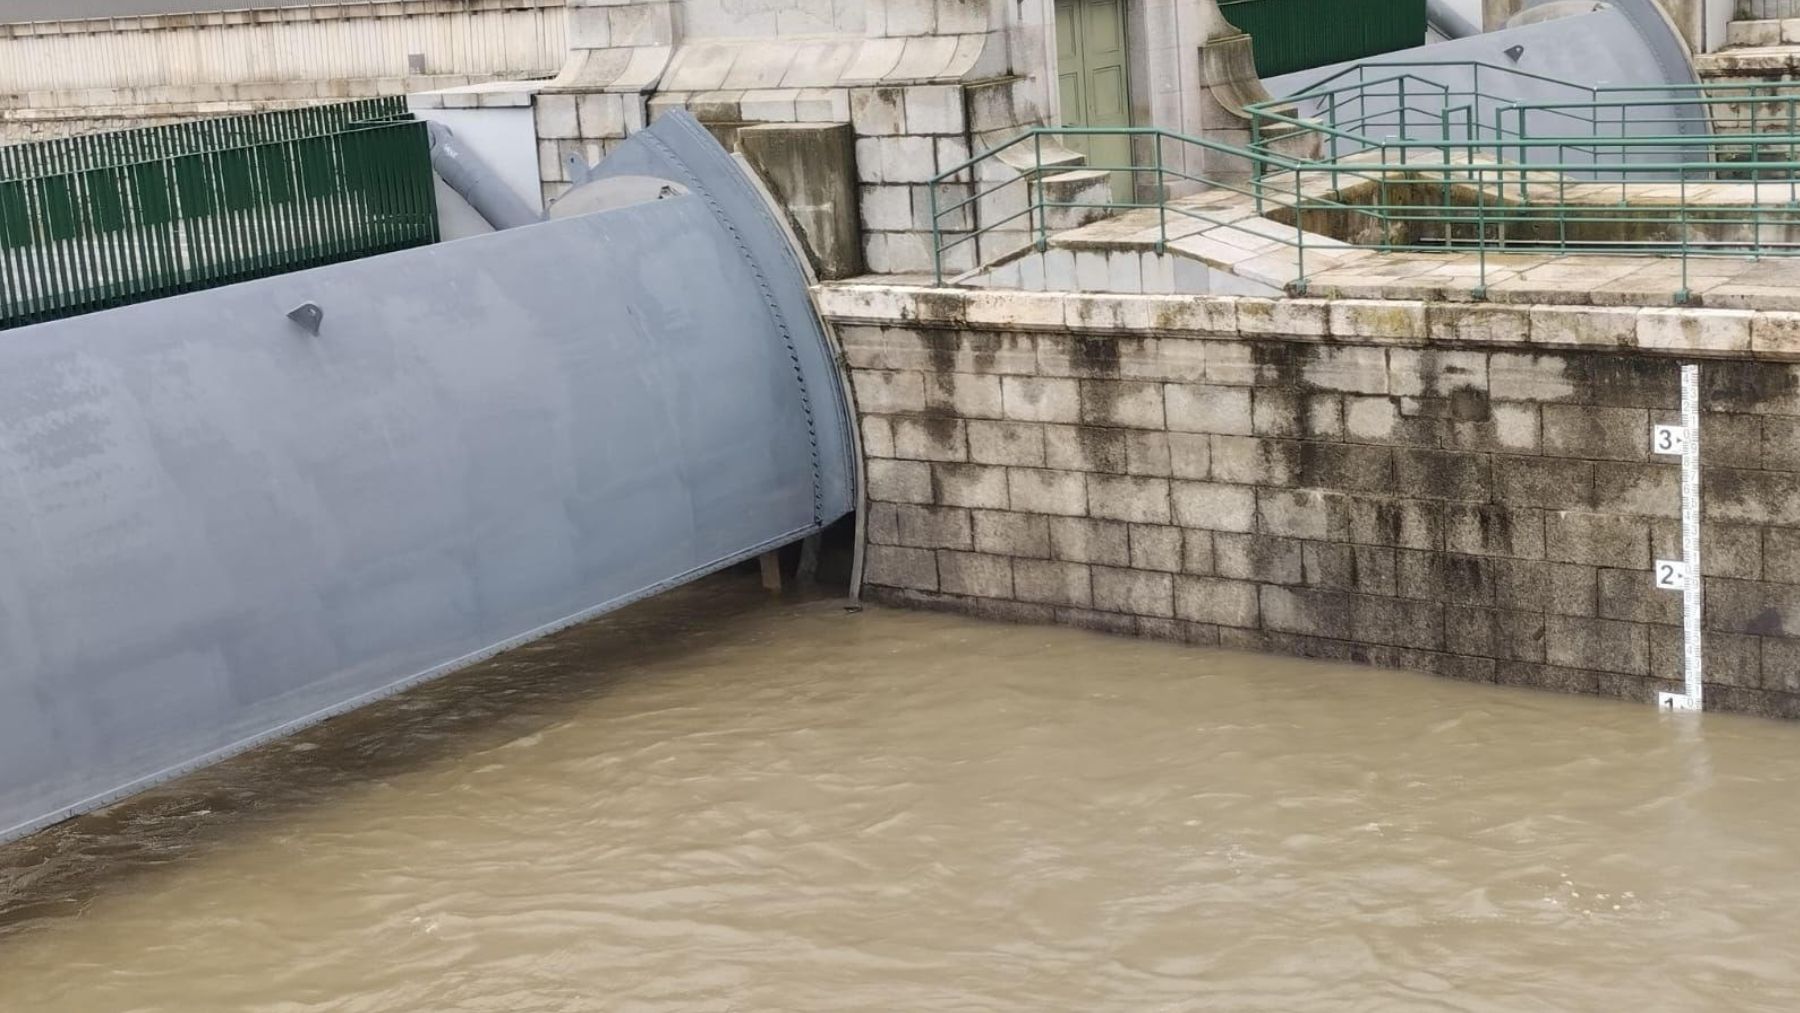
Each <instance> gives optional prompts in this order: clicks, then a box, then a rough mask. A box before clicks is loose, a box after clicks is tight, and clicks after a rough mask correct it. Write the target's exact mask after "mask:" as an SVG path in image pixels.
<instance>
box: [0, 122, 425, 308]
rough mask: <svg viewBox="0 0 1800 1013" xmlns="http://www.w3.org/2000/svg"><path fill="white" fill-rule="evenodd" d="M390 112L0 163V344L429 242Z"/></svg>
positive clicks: (169, 131)
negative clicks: (110, 311)
mask: <svg viewBox="0 0 1800 1013" xmlns="http://www.w3.org/2000/svg"><path fill="white" fill-rule="evenodd" d="M404 115H405V113H404V108H403V106H400V105H397V104H396V103H394V102H390V101H387V100H376V101H373V102H359V103H346V104H343V105H337V106H327V107H321V108H317V109H307V110H295V111H292V112H287V113H272V114H266V115H263V116H251V117H235V118H232V119H228V120H217V121H208V122H202V123H190V124H180V125H175V126H171V127H157V128H151V129H148V130H142V131H125V132H122V133H119V134H103V135H97V136H92V137H85V138H78V139H73V140H69V141H50V142H40V143H36V144H30V145H20V146H17V147H15V148H4V149H0V167H4V169H3V170H0V328H6V327H14V326H20V325H23V324H29V323H37V322H40V321H44V320H51V319H56V318H59V317H65V316H73V315H76V314H80V313H86V312H91V311H93V310H98V309H104V308H107V307H112V306H119V305H123V304H126V303H131V302H139V301H142V300H146V299H154V298H159V297H162V296H167V295H174V294H177V293H181V292H189V291H194V290H197V289H202V288H209V287H212V286H217V285H224V284H230V283H232V282H238V281H246V280H249V279H252V278H258V277H264V276H267V275H272V274H281V273H284V272H288V271H295V270H301V269H304V268H308V267H315V266H319V265H321V264H329V263H334V262H338V261H343V260H351V259H355V258H358V257H364V256H370V255H374V254H378V253H385V252H390V251H393V250H399V249H405V248H408V247H413V246H419V245H424V244H427V243H432V242H436V241H437V239H438V221H437V209H436V197H435V193H434V187H433V180H432V172H431V156H430V141H429V137H428V135H427V133H426V125H425V124H424V123H423V122H421V121H416V120H411V119H403V118H398V117H402V116H404Z"/></svg>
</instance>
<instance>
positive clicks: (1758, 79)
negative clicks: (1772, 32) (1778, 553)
mask: <svg viewBox="0 0 1800 1013" xmlns="http://www.w3.org/2000/svg"><path fill="white" fill-rule="evenodd" d="M1694 69H1695V70H1696V71H1699V73H1700V80H1702V81H1704V82H1706V83H1707V84H1728V83H1732V82H1741V83H1744V84H1767V83H1768V82H1770V81H1783V80H1787V79H1788V78H1789V77H1790V76H1792V75H1793V74H1794V72H1795V70H1796V69H1800V44H1796V45H1780V46H1743V47H1739V48H1736V49H1721V50H1719V51H1718V52H1716V53H1701V54H1699V55H1697V56H1695V57H1694Z"/></svg>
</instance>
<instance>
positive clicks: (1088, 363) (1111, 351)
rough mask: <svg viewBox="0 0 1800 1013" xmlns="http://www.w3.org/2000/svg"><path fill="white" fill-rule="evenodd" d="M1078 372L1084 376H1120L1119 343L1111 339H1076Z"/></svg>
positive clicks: (1075, 349)
mask: <svg viewBox="0 0 1800 1013" xmlns="http://www.w3.org/2000/svg"><path fill="white" fill-rule="evenodd" d="M1074 353H1075V354H1074V359H1075V368H1076V372H1077V373H1079V374H1080V375H1082V376H1118V375H1119V343H1118V342H1117V341H1114V340H1113V339H1111V338H1088V337H1080V336H1077V337H1076V338H1075V348H1074Z"/></svg>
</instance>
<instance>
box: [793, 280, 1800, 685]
mask: <svg viewBox="0 0 1800 1013" xmlns="http://www.w3.org/2000/svg"><path fill="white" fill-rule="evenodd" d="M820 294H821V304H822V306H823V308H824V310H825V312H826V314H827V316H829V317H832V318H834V319H835V321H836V323H837V326H838V328H839V331H840V334H841V337H842V340H843V345H844V350H845V355H846V357H847V360H848V363H849V366H850V369H851V378H852V383H853V386H854V388H855V393H856V397H857V400H858V402H859V412H860V414H861V419H862V427H863V432H864V437H865V443H866V446H865V449H866V452H867V456H868V458H869V462H868V463H869V489H868V492H869V499H870V505H869V509H870V517H869V525H868V531H869V543H870V544H869V546H868V569H867V578H868V591H869V593H870V594H871V595H872V596H873V597H874V598H876V599H877V600H881V601H886V602H892V603H899V604H904V605H910V606H917V607H927V608H940V609H952V610H956V611H962V612H967V613H971V614H974V615H978V616H987V617H991V618H996V619H1003V620H1009V621H1027V622H1045V623H1066V624H1072V625H1077V626H1083V627H1088V628H1092V629H1097V630H1103V631H1107V632H1114V633H1133V634H1137V635H1143V636H1154V637H1162V638H1173V639H1177V640H1182V641H1187V642H1191V643H1196V644H1205V645H1216V646H1222V647H1228V648H1238V649H1248V650H1257V651H1268V652H1276V653H1283V654H1293V655H1302V656H1308V657H1318V658H1326V659H1333V660H1341V661H1353V662H1361V663H1366V664H1373V665H1382V666H1390V667H1398V668H1407V669H1416V670H1423V671H1427V672H1433V673H1437V674H1440V675H1446V676H1451V677H1455V678H1461V679H1469V680H1475V681H1482V682H1493V683H1503V684H1509V685H1520V686H1535V687H1540V688H1547V689H1556V690H1563V691H1570V692H1580V693H1590V694H1602V695H1609V696H1617V697H1624V698H1627V699H1631V700H1635V701H1639V702H1643V703H1645V704H1648V703H1650V702H1651V701H1653V700H1654V698H1655V694H1656V692H1657V691H1658V690H1661V689H1671V690H1676V689H1679V688H1680V679H1681V676H1682V670H1681V636H1680V625H1679V624H1680V619H1681V602H1680V596H1679V594H1678V593H1676V592H1670V591H1658V590H1656V589H1654V588H1653V587H1652V585H1651V573H1650V567H1651V564H1652V561H1653V560H1655V559H1657V558H1672V557H1677V556H1678V555H1679V539H1680V531H1679V523H1678V520H1677V518H1678V516H1679V497H1678V492H1679V482H1678V462H1677V460H1676V459H1674V458H1668V457H1658V456H1654V455H1652V454H1650V453H1649V432H1650V426H1651V425H1652V424H1653V423H1657V422H1673V421H1676V420H1677V408H1678V404H1679V391H1678V383H1677V380H1678V367H1679V363H1680V362H1681V361H1683V360H1684V358H1686V359H1689V360H1691V359H1693V358H1695V357H1700V358H1704V360H1705V361H1704V362H1703V365H1702V376H1703V386H1704V402H1705V403H1704V416H1703V423H1702V426H1703V428H1702V432H1703V441H1704V442H1703V448H1704V449H1703V454H1704V457H1703V463H1704V465H1705V467H1704V475H1703V478H1704V487H1705V491H1704V498H1705V525H1704V544H1705V551H1704V556H1705V569H1706V583H1705V595H1706V607H1705V630H1706V634H1705V635H1706V658H1707V680H1708V686H1707V705H1708V707H1709V709H1720V710H1736V711H1747V712H1753V713H1758V714H1764V715H1771V716H1781V717H1800V451H1797V450H1796V448H1797V447H1800V436H1797V435H1796V434H1800V365H1797V364H1795V363H1793V362H1790V361H1782V360H1783V358H1784V357H1786V358H1793V356H1791V355H1789V353H1788V352H1787V350H1786V349H1785V348H1782V347H1775V346H1771V348H1770V349H1764V350H1761V351H1759V350H1758V349H1757V348H1756V336H1757V335H1758V334H1760V333H1764V332H1765V331H1766V332H1768V333H1771V334H1772V333H1775V332H1777V331H1779V330H1780V328H1782V327H1785V326H1787V323H1788V321H1786V320H1785V315H1782V314H1752V313H1746V314H1743V315H1742V316H1743V319H1736V318H1734V319H1733V320H1731V321H1728V322H1727V323H1728V324H1729V325H1730V326H1731V327H1732V328H1734V333H1735V331H1740V330H1741V331H1744V333H1745V334H1746V335H1747V337H1746V340H1745V341H1744V342H1742V343H1740V344H1739V345H1737V346H1732V347H1730V348H1725V347H1723V346H1726V345H1727V344H1728V343H1725V342H1720V341H1718V340H1717V335H1716V334H1713V333H1711V323H1710V321H1709V318H1707V317H1705V316H1704V315H1701V316H1698V317H1696V322H1695V324H1694V326H1692V327H1691V328H1686V331H1687V332H1688V333H1690V334H1691V343H1690V344H1688V345H1686V346H1682V345H1681V343H1680V342H1679V341H1673V342H1672V341H1671V339H1670V338H1669V336H1668V335H1669V334H1670V333H1671V328H1669V327H1668V326H1667V321H1666V319H1665V318H1666V317H1667V315H1668V313H1669V312H1670V311H1667V310H1645V311H1641V313H1642V315H1643V316H1644V317H1645V318H1646V319H1641V320H1640V319H1633V320H1627V321H1623V323H1621V320H1618V319H1610V318H1609V319H1608V320H1607V321H1604V323H1605V325H1606V327H1607V328H1608V334H1609V335H1612V338H1611V340H1609V342H1608V347H1602V346H1600V345H1597V344H1594V343H1590V342H1589V341H1588V340H1587V338H1588V330H1589V324H1591V323H1592V321H1589V320H1587V319H1586V317H1584V316H1583V314H1584V313H1588V311H1586V310H1584V309H1583V308H1580V307H1569V308H1557V307H1534V308H1530V309H1529V310H1520V311H1519V312H1509V313H1507V314H1503V315H1502V316H1503V317H1504V319H1501V318H1500V317H1496V318H1495V319H1493V320H1488V321H1485V322H1484V324H1483V326H1482V327H1480V328H1472V327H1471V328H1458V327H1446V326H1445V323H1446V321H1447V317H1444V316H1443V314H1439V319H1438V320H1436V321H1435V322H1434V321H1433V319H1432V316H1433V314H1426V313H1420V314H1407V313H1384V312H1380V310H1381V307H1379V306H1373V305H1366V304H1364V305H1347V304H1334V305H1324V304H1314V303H1311V302H1309V301H1307V300H1287V301H1286V302H1287V303H1288V305H1283V306H1277V305H1273V304H1270V303H1269V302H1267V301H1263V300H1254V299H1233V298H1230V297H1209V298H1198V299H1196V298H1194V297H1168V298H1163V297H1146V296H1121V297H1095V296H1083V295H1073V294H1069V295H1061V294H1054V293H1029V294H1019V293H992V292H976V293H962V292H954V291H947V290H932V289H921V288H910V289H909V288H903V287H900V286H887V287H882V286H866V285H865V286H840V287H829V286H828V287H825V288H823V289H821V293H820ZM1432 309H1433V310H1434V311H1436V310H1438V309H1439V308H1438V307H1435V306H1434V307H1433V308H1432ZM1457 312H1463V313H1472V312H1477V310H1469V309H1464V310H1460V311H1459V310H1457V309H1455V308H1450V309H1446V310H1444V313H1446V314H1450V313H1457ZM1626 312H1627V313H1630V312H1632V311H1626ZM1588 315H1589V316H1591V313H1588ZM1652 317H1653V318H1654V319H1648V318H1652ZM1244 320H1248V321H1250V326H1249V327H1248V328H1245V327H1242V326H1240V322H1241V321H1244ZM1274 320H1288V321H1289V322H1290V323H1292V324H1294V326H1292V327H1289V328H1287V329H1286V332H1285V333H1284V332H1283V330H1282V329H1280V328H1273V327H1272V324H1271V321H1274ZM1301 325H1304V326H1301ZM1676 330H1680V329H1679V328H1678V329H1676ZM1633 334H1636V335H1639V336H1645V335H1648V336H1649V340H1646V341H1644V342H1642V343H1641V344H1640V343H1637V342H1632V341H1630V340H1629V336H1630V335H1633ZM1620 335H1625V340H1624V341H1623V347H1619V345H1620V344H1621V342H1620ZM1536 339H1541V343H1540V341H1539V340H1536ZM1771 349H1772V350H1771Z"/></svg>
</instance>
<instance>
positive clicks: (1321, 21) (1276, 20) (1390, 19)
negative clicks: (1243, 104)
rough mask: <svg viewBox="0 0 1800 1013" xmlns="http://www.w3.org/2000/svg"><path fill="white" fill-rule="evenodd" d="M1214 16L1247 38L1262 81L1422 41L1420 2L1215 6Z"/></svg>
mask: <svg viewBox="0 0 1800 1013" xmlns="http://www.w3.org/2000/svg"><path fill="white" fill-rule="evenodd" d="M1219 12H1220V13H1222V14H1224V15H1225V20H1227V21H1229V22H1231V23H1232V25H1233V26H1234V27H1236V28H1237V29H1239V30H1240V31H1243V32H1246V33H1248V34H1249V35H1250V40H1251V47H1252V48H1253V49H1254V50H1255V52H1256V72H1257V73H1258V74H1260V75H1261V76H1263V77H1275V76H1278V75H1281V74H1289V73H1293V72H1294V71H1297V70H1311V69H1313V68H1314V67H1324V66H1328V65H1330V64H1333V63H1344V62H1346V61H1349V60H1360V59H1362V58H1364V57H1367V56H1378V55H1380V54H1382V53H1392V52H1394V51H1396V50H1401V49H1411V48H1413V47H1414V46H1418V45H1420V44H1422V43H1423V42H1424V41H1425V0H1219Z"/></svg>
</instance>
